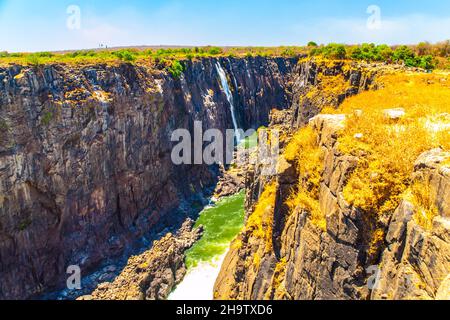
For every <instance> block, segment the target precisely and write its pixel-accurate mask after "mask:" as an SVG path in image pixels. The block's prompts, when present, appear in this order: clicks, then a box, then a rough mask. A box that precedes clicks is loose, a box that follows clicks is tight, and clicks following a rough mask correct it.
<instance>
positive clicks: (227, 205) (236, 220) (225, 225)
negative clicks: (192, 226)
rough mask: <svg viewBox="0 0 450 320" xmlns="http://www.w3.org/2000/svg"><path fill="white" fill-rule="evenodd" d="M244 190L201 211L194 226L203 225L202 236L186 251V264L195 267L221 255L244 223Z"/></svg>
mask: <svg viewBox="0 0 450 320" xmlns="http://www.w3.org/2000/svg"><path fill="white" fill-rule="evenodd" d="M244 201H245V192H244V191H242V192H240V193H238V194H237V195H234V196H231V197H227V198H224V199H222V200H220V201H219V202H217V203H216V204H215V205H214V206H211V207H208V208H206V209H205V210H203V211H202V213H201V214H200V217H199V219H198V220H197V223H196V226H197V227H198V226H200V225H203V227H204V234H203V237H202V238H201V239H200V240H199V241H198V242H197V243H196V244H195V245H194V246H193V247H192V248H191V249H190V250H189V251H188V252H187V254H186V265H187V267H188V268H192V267H196V266H197V265H198V264H199V263H202V262H210V261H211V260H213V259H214V258H215V257H217V256H221V255H223V254H224V253H225V252H226V250H227V249H228V247H229V246H230V242H231V241H232V240H233V239H234V237H236V235H237V234H238V233H239V231H240V230H241V229H242V227H243V225H244Z"/></svg>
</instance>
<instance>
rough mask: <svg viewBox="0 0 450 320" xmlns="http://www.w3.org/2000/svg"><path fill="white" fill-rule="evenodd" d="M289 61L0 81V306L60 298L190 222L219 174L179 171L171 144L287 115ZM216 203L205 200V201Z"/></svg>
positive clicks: (43, 73) (62, 71)
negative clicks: (137, 247)
mask: <svg viewBox="0 0 450 320" xmlns="http://www.w3.org/2000/svg"><path fill="white" fill-rule="evenodd" d="M296 61H297V60H296V59H281V58H279V59H272V58H247V59H233V58H230V59H225V58H221V59H213V58H210V59H209V58H208V59H207V58H205V59H202V60H200V61H194V62H191V61H185V62H184V65H185V71H184V73H183V75H182V76H181V77H180V78H179V79H175V78H174V77H172V76H170V74H168V73H167V72H166V71H164V70H158V69H156V68H154V67H148V66H145V65H131V64H120V65H108V64H97V65H89V66H72V65H46V66H37V67H24V66H10V67H7V68H1V69H0V299H14V298H29V297H35V296H38V295H40V294H42V293H43V292H46V291H48V290H50V289H56V288H61V287H63V286H64V285H65V279H66V277H67V274H66V268H67V267H68V266H69V265H79V266H80V267H81V270H82V272H88V271H89V270H91V269H93V268H95V267H97V266H98V265H99V264H101V262H102V261H103V260H104V259H105V258H107V257H114V256H115V255H118V254H121V253H122V252H124V251H125V250H130V248H131V247H132V244H133V243H135V242H136V240H138V239H140V238H141V237H143V236H144V235H147V236H148V237H150V238H151V237H152V235H155V234H157V233H158V232H160V231H161V230H163V229H164V228H166V227H170V228H172V229H174V230H176V228H177V226H181V224H182V223H183V221H184V220H185V219H186V218H187V217H188V216H195V215H196V214H197V213H198V212H199V211H200V209H201V208H202V206H203V204H204V197H205V196H207V195H208V190H210V188H213V187H214V185H215V183H216V181H217V175H218V170H217V168H214V167H207V166H201V165H200V166H190V165H183V166H175V165H173V164H172V161H171V150H172V146H173V143H171V141H170V138H171V133H172V131H173V130H175V129H180V128H186V129H188V130H190V131H191V132H192V128H193V123H194V121H202V123H203V128H204V129H208V128H217V129H220V130H222V131H224V130H226V129H232V128H233V124H232V121H231V114H230V106H229V103H228V101H227V98H226V96H225V93H224V92H223V90H222V88H221V86H220V81H219V77H218V74H217V69H216V67H215V65H216V63H220V64H221V65H222V67H223V68H224V69H225V70H226V72H227V75H228V77H229V82H230V87H232V91H233V96H234V100H235V107H236V109H237V118H238V123H239V126H240V127H242V128H244V129H248V128H251V127H253V128H256V127H259V126H260V125H266V124H267V123H268V119H269V111H270V110H271V109H273V108H279V109H283V108H287V107H288V106H289V104H290V94H289V92H290V90H289V81H288V79H289V78H290V74H291V73H292V71H293V70H294V68H296ZM211 191H212V189H211Z"/></svg>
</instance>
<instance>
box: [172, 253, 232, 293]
mask: <svg viewBox="0 0 450 320" xmlns="http://www.w3.org/2000/svg"><path fill="white" fill-rule="evenodd" d="M225 256H226V253H225V254H224V255H222V256H220V257H219V258H217V259H214V261H212V262H202V263H200V264H199V265H198V266H196V267H195V268H192V269H191V270H190V271H189V272H188V274H187V275H186V277H185V278H184V279H183V282H181V283H180V285H179V286H178V287H177V288H176V289H175V291H173V292H172V293H171V294H170V296H169V298H168V300H188V301H199V300H213V299H214V297H213V291H214V283H215V281H216V279H217V277H218V276H219V273H220V268H221V266H222V263H223V260H224V259H225Z"/></svg>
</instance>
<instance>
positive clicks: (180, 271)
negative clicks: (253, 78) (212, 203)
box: [80, 220, 202, 300]
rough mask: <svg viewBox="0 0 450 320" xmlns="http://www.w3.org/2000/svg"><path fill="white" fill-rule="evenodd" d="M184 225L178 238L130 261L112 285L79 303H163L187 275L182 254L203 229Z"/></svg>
mask: <svg viewBox="0 0 450 320" xmlns="http://www.w3.org/2000/svg"><path fill="white" fill-rule="evenodd" d="M193 225H194V222H193V221H192V220H188V221H186V222H185V223H184V224H183V226H182V227H181V228H180V230H179V231H178V232H177V234H175V235H173V234H171V233H169V234H167V235H166V236H164V237H163V238H162V239H161V240H158V241H155V243H154V244H153V246H152V249H151V250H149V251H146V252H144V253H143V254H141V255H139V256H135V257H131V258H130V260H129V261H128V264H127V266H126V267H125V268H124V269H123V271H122V272H121V273H120V275H119V276H118V277H117V278H116V279H115V280H114V281H113V282H111V283H103V284H100V285H99V286H98V287H97V289H96V290H95V291H94V292H93V293H92V295H89V296H84V297H81V298H80V299H81V300H165V299H167V297H168V296H169V294H170V293H171V292H172V290H173V289H174V288H175V286H176V285H177V284H179V283H180V282H181V280H182V279H183V278H184V276H185V275H186V265H185V263H184V260H185V252H186V250H188V249H189V248H191V247H192V245H193V244H194V243H195V242H196V241H197V240H198V239H199V238H200V237H201V235H202V228H198V229H192V227H193Z"/></svg>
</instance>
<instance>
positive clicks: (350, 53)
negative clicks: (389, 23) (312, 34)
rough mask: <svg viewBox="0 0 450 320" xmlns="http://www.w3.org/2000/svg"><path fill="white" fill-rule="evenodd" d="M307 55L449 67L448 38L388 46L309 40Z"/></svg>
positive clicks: (449, 46)
mask: <svg viewBox="0 0 450 320" xmlns="http://www.w3.org/2000/svg"><path fill="white" fill-rule="evenodd" d="M309 47H311V48H312V49H311V50H310V55H312V56H315V55H322V56H324V57H326V58H329V59H352V60H364V61H369V62H371V61H373V62H386V63H401V64H404V65H406V66H408V67H419V68H423V69H427V70H431V69H435V68H436V67H439V68H443V69H447V68H449V67H450V41H444V42H440V43H437V44H430V43H428V42H422V43H419V44H418V45H412V46H406V45H402V46H388V45H385V44H384V45H375V44H373V43H364V44H361V45H354V46H349V45H343V44H336V43H331V44H328V45H321V46H318V45H317V44H315V43H314V42H310V43H309Z"/></svg>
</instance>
